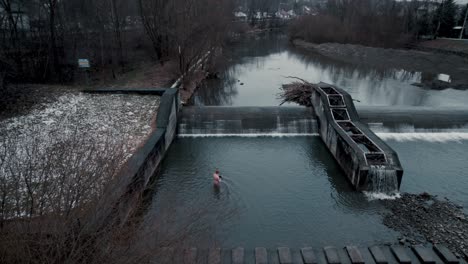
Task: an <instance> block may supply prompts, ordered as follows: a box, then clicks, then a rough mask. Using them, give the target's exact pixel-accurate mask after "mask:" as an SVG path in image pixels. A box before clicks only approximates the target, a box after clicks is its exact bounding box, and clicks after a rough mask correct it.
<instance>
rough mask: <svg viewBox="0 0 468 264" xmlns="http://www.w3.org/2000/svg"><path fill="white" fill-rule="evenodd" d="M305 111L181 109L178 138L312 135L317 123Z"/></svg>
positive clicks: (312, 114) (286, 108)
mask: <svg viewBox="0 0 468 264" xmlns="http://www.w3.org/2000/svg"><path fill="white" fill-rule="evenodd" d="M313 116H314V113H313V110H312V109H311V108H307V107H285V106H281V107H224V106H203V107H197V106H191V107H184V108H183V109H182V111H181V116H180V118H179V134H182V135H186V134H225V135H226V134H314V133H317V122H316V120H315V118H313Z"/></svg>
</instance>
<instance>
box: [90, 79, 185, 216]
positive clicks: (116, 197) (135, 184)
mask: <svg viewBox="0 0 468 264" xmlns="http://www.w3.org/2000/svg"><path fill="white" fill-rule="evenodd" d="M83 92H86V93H94V94H141V95H157V96H161V101H160V104H159V107H158V109H155V112H157V116H156V124H155V127H154V128H153V130H152V131H151V133H150V134H149V135H148V137H147V138H146V140H145V142H143V144H142V145H140V146H139V147H138V148H137V149H136V150H135V152H134V153H133V155H132V156H131V157H130V158H129V159H128V160H127V162H126V163H125V164H124V165H123V166H122V168H121V169H120V171H119V172H118V173H117V175H116V177H115V178H116V179H118V180H119V183H118V184H115V185H113V186H112V189H111V190H109V191H108V193H109V194H108V195H107V196H108V197H109V198H108V199H111V200H112V201H113V203H114V204H115V207H114V208H118V210H115V211H111V212H108V211H107V210H108V208H103V210H102V212H101V214H104V215H106V217H103V219H109V218H112V217H117V218H118V219H119V222H121V223H125V222H126V220H127V219H128V217H129V216H130V215H131V214H132V213H133V210H135V209H136V208H138V206H137V204H138V203H139V199H140V198H141V194H142V193H143V191H144V190H145V188H146V187H147V185H148V183H149V181H150V179H151V178H152V177H153V176H154V175H156V172H157V171H158V169H159V166H160V164H161V162H162V160H163V158H164V157H165V155H166V151H167V150H168V149H169V147H170V145H171V143H172V141H173V140H174V138H175V136H176V133H177V120H178V113H179V111H180V108H181V105H180V99H179V91H178V89H113V88H109V89H95V90H85V91H83ZM114 208H111V210H114ZM116 215H117V216H116ZM102 224H103V225H105V224H106V223H105V221H104V222H103V223H102Z"/></svg>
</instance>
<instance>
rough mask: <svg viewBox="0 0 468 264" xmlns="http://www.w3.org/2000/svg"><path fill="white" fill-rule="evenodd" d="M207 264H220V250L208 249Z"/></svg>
mask: <svg viewBox="0 0 468 264" xmlns="http://www.w3.org/2000/svg"><path fill="white" fill-rule="evenodd" d="M208 264H221V249H220V248H210V250H209V251H208Z"/></svg>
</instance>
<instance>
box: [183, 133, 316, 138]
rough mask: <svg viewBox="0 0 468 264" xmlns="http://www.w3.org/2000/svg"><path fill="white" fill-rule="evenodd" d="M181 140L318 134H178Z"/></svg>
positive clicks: (312, 135)
mask: <svg viewBox="0 0 468 264" xmlns="http://www.w3.org/2000/svg"><path fill="white" fill-rule="evenodd" d="M177 136H178V137H180V138H206V137H251V138H255V137H316V136H319V134H318V133H238V134H178V135H177Z"/></svg>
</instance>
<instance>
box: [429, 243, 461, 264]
mask: <svg viewBox="0 0 468 264" xmlns="http://www.w3.org/2000/svg"><path fill="white" fill-rule="evenodd" d="M434 251H435V253H437V255H438V256H439V257H440V259H441V260H442V261H443V262H444V263H445V264H458V263H460V261H459V260H458V258H457V257H456V256H455V255H454V254H453V253H452V251H450V250H449V249H448V248H447V247H446V246H443V245H435V246H434Z"/></svg>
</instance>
